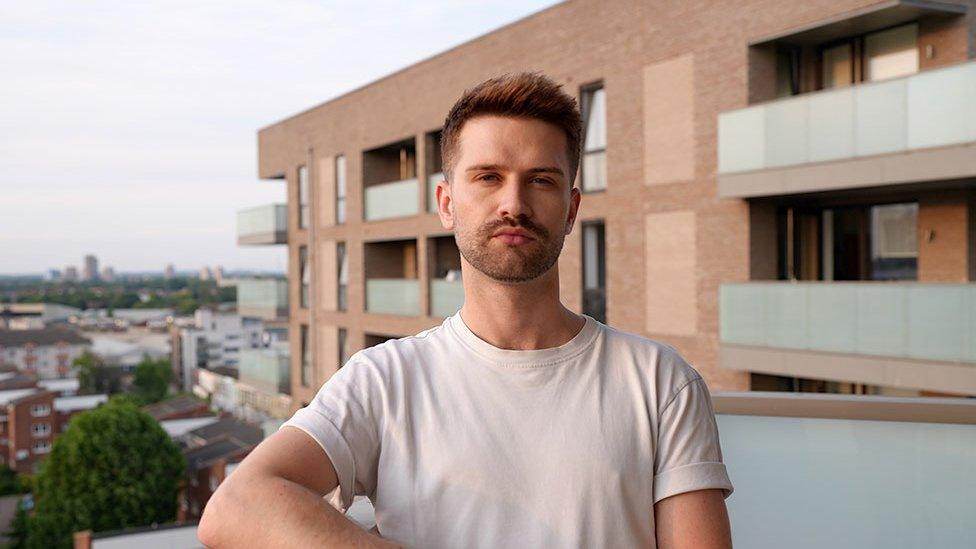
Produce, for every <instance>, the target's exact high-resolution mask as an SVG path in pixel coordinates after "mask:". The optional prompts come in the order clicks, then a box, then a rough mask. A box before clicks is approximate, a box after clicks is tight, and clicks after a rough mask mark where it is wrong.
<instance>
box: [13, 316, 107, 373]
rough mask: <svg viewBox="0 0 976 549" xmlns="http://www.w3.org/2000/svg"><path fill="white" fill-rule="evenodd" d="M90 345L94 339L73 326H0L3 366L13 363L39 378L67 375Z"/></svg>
mask: <svg viewBox="0 0 976 549" xmlns="http://www.w3.org/2000/svg"><path fill="white" fill-rule="evenodd" d="M88 349H91V340H89V339H88V338H86V337H83V336H81V335H79V334H78V333H77V332H74V331H72V330H67V329H62V328H45V329H41V330H0V366H8V367H9V366H13V367H15V368H17V369H18V370H20V371H22V372H30V373H33V374H35V375H37V377H38V379H52V378H62V377H66V376H67V375H68V373H69V372H70V371H71V370H72V365H71V363H72V362H73V361H74V359H76V358H78V357H79V356H81V354H82V353H83V352H84V351H85V350H88Z"/></svg>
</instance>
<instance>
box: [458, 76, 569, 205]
mask: <svg viewBox="0 0 976 549" xmlns="http://www.w3.org/2000/svg"><path fill="white" fill-rule="evenodd" d="M484 115H496V116H507V117H511V118H530V119H536V120H542V121H543V122H548V123H550V124H553V125H554V126H557V127H558V128H559V129H561V130H562V131H563V133H564V134H566V153H567V155H568V156H569V169H570V173H568V174H566V178H567V179H568V180H569V186H570V188H572V186H573V182H574V181H575V179H576V171H577V168H578V167H579V159H580V143H581V141H582V135H583V120H582V117H581V116H580V111H579V107H578V105H577V104H576V99H574V98H572V97H570V96H569V95H567V94H566V93H565V92H564V91H563V90H562V86H560V85H559V84H557V83H555V82H553V81H552V80H551V79H549V78H548V77H546V76H544V75H542V74H541V73H531V72H522V73H518V74H506V75H504V76H499V77H496V78H492V79H491V80H486V81H484V82H482V83H481V84H478V85H477V86H475V87H474V88H471V89H470V90H467V91H465V92H464V95H462V96H461V98H460V99H458V101H457V103H455V104H454V106H453V107H451V111H450V112H449V113H448V114H447V119H446V120H444V133H443V134H442V135H441V159H442V163H443V170H444V175H445V177H447V180H448V181H451V178H452V175H451V173H452V172H453V171H454V164H455V162H456V161H457V158H456V156H457V150H458V143H459V140H460V137H461V129H462V128H463V127H464V124H465V122H467V121H468V120H471V119H472V118H475V117H477V116H484Z"/></svg>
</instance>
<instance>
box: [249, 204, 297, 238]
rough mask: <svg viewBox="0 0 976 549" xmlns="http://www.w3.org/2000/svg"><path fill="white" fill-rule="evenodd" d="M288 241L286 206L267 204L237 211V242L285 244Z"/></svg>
mask: <svg viewBox="0 0 976 549" xmlns="http://www.w3.org/2000/svg"><path fill="white" fill-rule="evenodd" d="M287 242H288V207H287V206H286V205H284V204H268V205H266V206H258V207H256V208H248V209H246V210H241V211H239V212H237V243H238V244H241V245H248V244H286V243H287Z"/></svg>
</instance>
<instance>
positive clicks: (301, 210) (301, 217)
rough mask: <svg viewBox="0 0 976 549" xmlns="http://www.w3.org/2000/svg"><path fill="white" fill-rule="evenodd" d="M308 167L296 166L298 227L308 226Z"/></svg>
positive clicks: (304, 227)
mask: <svg viewBox="0 0 976 549" xmlns="http://www.w3.org/2000/svg"><path fill="white" fill-rule="evenodd" d="M308 195H309V190H308V168H306V167H305V166H299V167H298V228H299V229H307V228H308Z"/></svg>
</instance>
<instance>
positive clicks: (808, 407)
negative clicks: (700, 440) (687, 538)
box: [712, 393, 976, 549]
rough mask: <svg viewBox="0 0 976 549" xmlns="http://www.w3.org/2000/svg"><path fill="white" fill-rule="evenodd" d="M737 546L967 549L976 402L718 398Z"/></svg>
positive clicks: (973, 507)
mask: <svg viewBox="0 0 976 549" xmlns="http://www.w3.org/2000/svg"><path fill="white" fill-rule="evenodd" d="M712 400H713V402H714V405H715V412H716V414H717V420H718V427H719V432H720V436H721V441H722V453H723V458H724V461H725V463H726V466H727V468H728V472H729V476H730V477H731V479H732V483H733V485H734V486H735V492H733V494H732V496H731V497H729V499H728V500H726V504H727V505H728V509H729V518H730V520H731V523H732V537H733V544H734V545H735V547H751V548H757V549H764V548H774V547H791V548H798V549H806V548H814V547H851V548H854V547H967V546H969V545H971V542H972V539H973V534H974V530H973V521H972V517H973V516H976V497H974V496H973V491H972V489H971V486H972V481H971V479H974V478H976V460H974V459H973V456H976V401H974V400H972V399H949V398H892V397H868V396H848V395H818V394H803V395H800V394H791V393H716V394H714V395H713V398H712Z"/></svg>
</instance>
